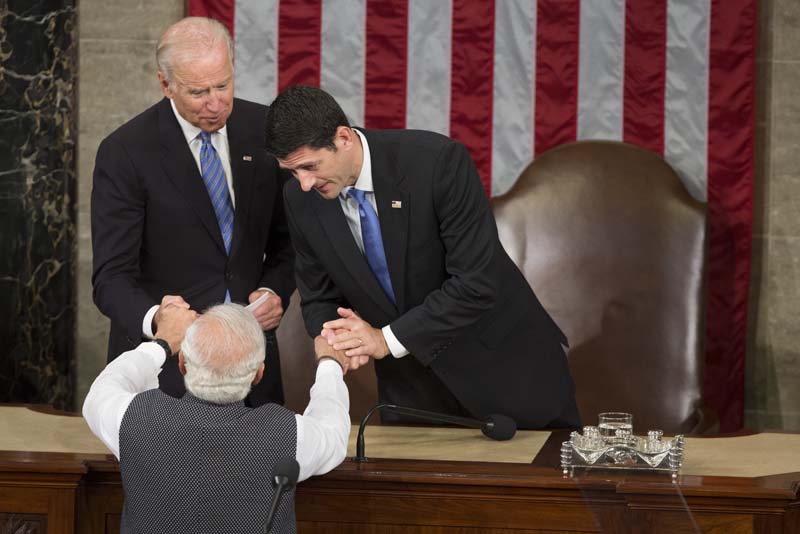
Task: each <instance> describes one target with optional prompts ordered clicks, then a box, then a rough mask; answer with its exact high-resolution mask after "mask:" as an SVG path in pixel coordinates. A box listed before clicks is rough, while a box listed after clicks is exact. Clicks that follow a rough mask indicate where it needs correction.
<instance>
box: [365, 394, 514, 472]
mask: <svg viewBox="0 0 800 534" xmlns="http://www.w3.org/2000/svg"><path fill="white" fill-rule="evenodd" d="M384 409H385V410H389V411H390V412H394V413H398V414H401V415H408V416H411V417H417V418H419V419H424V420H426V421H436V422H439V423H448V424H451V425H458V426H464V427H467V428H480V429H481V432H482V433H483V435H484V436H486V437H488V438H491V439H494V440H498V441H505V440H508V439H511V438H513V437H514V434H515V433H516V432H517V423H515V422H514V420H513V419H511V418H510V417H507V416H505V415H501V414H492V415H490V416H489V417H488V418H487V419H486V420H485V421H480V420H478V419H470V418H468V417H459V416H457V415H448V414H442V413H436V412H429V411H426V410H418V409H416V408H407V407H405V406H397V405H396V404H376V405H375V406H373V407H372V408H371V409H370V410H369V411H368V412H367V415H365V416H364V418H363V419H362V420H361V424H360V425H359V427H358V436H357V437H356V455H355V456H354V457H353V460H354V461H356V462H364V461H366V460H367V457H366V456H365V455H364V430H365V429H366V426H367V422H368V421H369V419H370V418H371V417H372V414H373V413H375V412H376V411H378V410H384Z"/></svg>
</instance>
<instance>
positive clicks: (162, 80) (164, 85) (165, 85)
mask: <svg viewBox="0 0 800 534" xmlns="http://www.w3.org/2000/svg"><path fill="white" fill-rule="evenodd" d="M158 86H159V87H160V88H161V92H162V93H164V96H166V97H167V98H172V89H170V87H169V81H167V78H166V77H165V76H164V73H162V72H160V71H159V73H158Z"/></svg>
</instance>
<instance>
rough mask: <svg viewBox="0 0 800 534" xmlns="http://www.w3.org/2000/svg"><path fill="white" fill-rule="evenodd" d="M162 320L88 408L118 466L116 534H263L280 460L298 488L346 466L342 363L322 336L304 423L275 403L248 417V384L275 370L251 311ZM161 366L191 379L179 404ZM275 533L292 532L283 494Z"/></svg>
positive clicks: (181, 312) (173, 309)
mask: <svg viewBox="0 0 800 534" xmlns="http://www.w3.org/2000/svg"><path fill="white" fill-rule="evenodd" d="M161 315H162V317H161V323H160V324H159V329H158V336H159V338H158V339H157V340H155V341H153V342H145V343H141V344H140V345H139V346H138V347H136V348H135V349H133V350H131V351H128V352H126V353H124V354H122V355H121V356H119V357H118V358H117V359H115V360H114V361H113V362H111V363H109V364H108V366H106V368H105V370H103V372H102V373H100V375H99V376H98V377H97V379H96V380H95V381H94V383H93V384H92V387H91V389H90V390H89V394H88V395H87V396H86V402H85V403H84V405H83V415H84V417H85V418H86V422H87V423H88V424H89V427H90V428H91V429H92V431H93V432H94V433H95V434H96V435H97V436H98V437H99V438H100V439H101V440H102V441H103V443H105V444H106V445H107V446H108V448H109V449H110V450H111V451H112V452H113V453H114V455H115V456H116V457H117V458H119V465H120V473H121V476H122V485H123V488H124V490H125V505H124V508H123V512H122V528H121V532H122V533H123V534H133V533H139V532H141V533H169V534H181V533H186V534H190V533H191V534H198V533H212V532H214V533H216V532H219V533H223V532H225V533H234V532H235V533H239V534H247V533H253V534H256V533H259V534H261V533H262V532H264V526H265V524H266V519H267V517H266V516H267V513H268V511H269V508H270V503H271V502H272V497H273V491H274V490H273V486H272V480H271V479H272V476H271V474H272V472H273V469H274V467H275V465H276V463H278V462H279V461H280V460H282V459H285V458H295V459H296V460H297V462H298V463H299V464H300V480H303V479H306V478H308V477H310V476H312V475H316V474H322V473H326V472H328V471H330V470H331V469H333V468H334V467H336V466H337V465H339V464H340V463H341V461H342V460H343V459H344V457H345V454H346V451H347V438H348V434H349V432H350V417H349V415H348V410H349V402H350V401H349V397H348V392H347V387H346V386H345V384H344V381H343V380H342V371H343V370H344V368H345V367H346V366H347V364H348V359H347V358H346V357H345V356H344V355H343V354H342V353H340V352H336V351H334V350H333V349H331V347H330V345H328V342H327V341H326V340H325V339H323V338H322V337H319V338H317V340H316V342H315V349H316V350H317V361H318V362H319V363H318V367H317V376H316V382H315V383H314V386H313V388H312V389H311V400H310V401H309V404H308V407H307V408H306V410H305V412H304V414H303V415H296V414H293V413H292V412H290V411H289V410H287V409H286V408H283V407H282V406H278V405H276V404H267V405H264V406H260V407H258V408H247V407H245V406H244V404H243V403H242V399H244V397H245V395H247V392H248V391H249V389H250V386H251V384H256V383H258V381H259V380H261V378H262V376H268V375H269V373H271V372H273V370H272V369H270V368H269V366H267V367H266V369H265V368H264V335H263V334H262V332H261V327H260V325H259V323H258V321H256V319H255V318H254V317H253V315H252V313H251V312H249V311H248V310H246V309H244V308H243V307H242V306H239V305H237V304H221V305H218V306H215V307H213V308H211V309H209V310H208V311H207V312H205V313H204V314H203V315H201V316H200V317H199V318H198V319H197V320H195V318H196V317H197V315H196V313H195V312H194V311H192V310H187V309H185V308H182V307H179V306H177V305H174V304H173V305H166V306H165V307H164V308H162V310H161ZM184 333H185V337H184ZM179 349H180V353H179V354H178V355H177V357H176V356H175V355H174V354H173V353H177V352H178V350H179ZM165 358H166V359H174V360H176V361H177V365H178V367H179V368H180V371H181V373H185V375H186V388H187V389H188V392H187V393H186V394H185V395H184V396H183V398H181V399H176V398H174V397H171V396H169V395H166V394H165V393H164V392H162V391H160V390H158V389H155V388H156V386H157V384H158V380H157V375H158V371H159V368H160V367H161V365H162V364H163V362H164V360H165ZM273 525H274V529H273V530H272V531H271V532H295V531H296V529H295V517H294V490H292V491H291V492H290V493H288V494H286V495H283V496H282V497H281V502H280V507H279V508H278V511H277V513H276V517H275V520H274V522H273Z"/></svg>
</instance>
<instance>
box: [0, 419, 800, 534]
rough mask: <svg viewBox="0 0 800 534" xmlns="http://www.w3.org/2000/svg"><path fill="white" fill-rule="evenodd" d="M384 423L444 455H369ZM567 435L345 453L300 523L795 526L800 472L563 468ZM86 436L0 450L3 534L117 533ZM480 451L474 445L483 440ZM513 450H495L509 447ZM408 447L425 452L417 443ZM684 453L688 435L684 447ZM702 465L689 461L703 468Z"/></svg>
mask: <svg viewBox="0 0 800 534" xmlns="http://www.w3.org/2000/svg"><path fill="white" fill-rule="evenodd" d="M77 420H78V421H79V422H80V420H79V419H77ZM74 421H75V419H74V418H73V421H72V423H73V426H75V423H74ZM49 426H52V425H49ZM78 426H80V425H78ZM390 428H391V427H390ZM9 431H13V432H16V433H19V432H23V431H24V429H20V428H16V429H10V428H9V427H8V426H5V427H4V426H3V424H2V421H0V443H1V442H2V438H3V432H9ZM386 432H401V433H403V435H404V436H405V437H406V438H407V439H409V440H411V441H414V440H418V442H419V443H427V447H428V450H429V452H430V453H431V454H434V455H436V454H443V453H442V446H441V442H437V441H436V440H432V439H430V436H431V435H435V433H436V432H439V433H442V432H444V433H447V432H448V430H446V429H438V430H436V431H434V434H430V432H429V431H426V430H421V429H402V430H400V429H397V428H396V427H394V428H392V430H387V431H383V430H379V429H377V428H374V429H373V428H370V429H369V430H368V434H367V451H366V452H367V455H368V456H370V455H376V456H378V455H380V453H381V446H380V438H381V434H382V433H384V436H386V435H388V434H385V433H386ZM426 432H428V434H425V433H426ZM53 434H54V435H57V434H58V433H57V432H54V433H53ZM440 435H441V434H440ZM420 436H423V437H422V438H420ZM544 437H547V436H546V435H545V436H544ZM795 437H796V436H795ZM563 438H564V436H563V435H559V434H558V433H554V434H553V435H550V436H549V438H547V439H546V441H545V443H544V446H543V447H542V448H541V450H539V452H538V454H536V456H535V459H534V461H533V462H532V463H527V464H526V463H507V462H481V461H474V460H473V461H446V460H421V459H405V460H399V459H370V460H369V461H368V462H366V463H363V464H357V463H354V462H353V461H351V460H346V461H345V462H344V463H343V464H342V465H341V466H340V467H338V468H337V469H335V470H334V471H332V472H331V473H328V474H327V475H325V476H322V477H318V478H314V479H311V480H308V481H306V482H303V483H302V484H300V486H299V488H298V492H297V503H296V509H297V519H298V526H299V530H300V532H304V533H312V532H313V533H322V534H326V533H359V534H360V533H364V534H366V533H390V534H395V533H396V534H399V533H407V532H410V533H415V534H450V533H453V534H455V533H458V534H472V533H475V534H477V533H501V532H502V533H503V534H522V533H539V534H541V533H555V532H558V533H561V534H569V533H578V532H622V533H632V534H634V533H635V534H639V533H642V534H644V533H670V534H673V533H683V532H687V533H688V532H708V533H720V534H722V533H726V534H728V533H732V534H739V533H742V534H743V533H751V532H753V533H769V534H778V533H800V472H792V473H786V474H773V475H769V476H755V477H752V476H718V475H692V474H685V475H683V476H681V478H680V479H679V481H678V483H676V484H674V483H672V482H671V480H670V478H669V477H668V476H662V475H658V476H656V475H641V474H634V473H630V472H613V473H609V472H592V473H578V474H576V475H575V476H574V477H572V478H564V477H563V476H562V474H561V471H560V470H559V469H558V468H557V467H556V466H557V463H558V450H559V447H560V442H561V440H562V439H563ZM52 439H53V440H57V439H60V438H52ZM396 439H397V437H396V436H392V437H391V440H396ZM481 439H482V438H480V437H474V438H470V439H468V440H465V441H462V442H459V444H457V448H458V449H459V452H463V451H464V450H465V449H468V448H469V447H465V446H463V445H461V444H460V443H470V444H472V443H476V444H480V443H481V442H480V440H481ZM525 439H530V440H531V441H530V442H531V443H533V442H535V441H536V440H537V439H538V438H537V437H536V436H533V435H522V436H521V439H520V442H519V443H525V442H524V440H525ZM516 440H517V438H515V440H512V442H509V445H506V446H505V447H511V446H513V445H514V441H516ZM43 441H44V440H43ZM541 441H544V440H539V443H541ZM51 445H52V443H41V444H37V443H33V444H30V446H26V448H33V449H36V448H42V449H47V450H51V449H53V448H57V447H52V446H51ZM486 446H487V449H485V450H484V453H485V455H492V454H498V455H499V454H500V453H498V452H497V451H499V450H500V449H497V448H495V445H494V442H486ZM84 447H86V448H87V449H90V450H92V452H81V451H75V452H41V451H37V450H29V451H27V452H22V451H16V452H15V451H5V452H0V534H40V533H50V534H61V533H64V534H68V533H80V534H94V533H115V532H119V513H120V510H121V506H122V489H121V486H120V477H119V472H118V466H117V463H116V460H115V459H114V458H113V457H112V456H110V455H106V454H102V453H98V452H97V451H94V450H93V446H91V445H85V446H84ZM537 447H538V446H537ZM384 450H388V449H384ZM476 451H477V453H478V454H481V452H480V447H478V449H476ZM476 451H473V453H475V452H476ZM509 451H510V449H507V450H506V452H503V453H502V455H503V456H504V457H506V456H507V455H508V454H511V452H509ZM414 452H415V453H421V454H423V453H424V454H427V453H426V452H425V446H423V445H420V446H419V447H416V448H415V450H414ZM786 452H787V451H781V453H786ZM513 454H518V451H513ZM789 454H792V451H789ZM798 454H800V452H799V453H798ZM690 455H691V448H690V447H689V446H687V458H688V457H690ZM701 464H702V462H701ZM701 464H698V465H699V466H700V467H697V466H696V467H694V469H701V467H702V465H701ZM792 465H794V464H792ZM706 468H707V467H706ZM701 470H702V469H701ZM26 529H27V530H26ZM198 534H206V533H198ZM209 534H210V533H209Z"/></svg>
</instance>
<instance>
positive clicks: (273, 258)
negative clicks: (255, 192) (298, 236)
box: [259, 158, 295, 308]
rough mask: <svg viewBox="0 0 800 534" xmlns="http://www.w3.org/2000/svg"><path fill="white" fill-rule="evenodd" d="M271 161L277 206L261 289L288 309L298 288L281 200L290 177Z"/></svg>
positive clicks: (271, 225) (266, 251) (274, 212)
mask: <svg viewBox="0 0 800 534" xmlns="http://www.w3.org/2000/svg"><path fill="white" fill-rule="evenodd" d="M270 161H271V162H272V164H273V165H274V167H275V171H274V172H275V176H276V180H277V182H278V188H277V193H276V195H275V205H274V207H273V210H272V221H271V222H270V227H269V237H268V238H267V248H266V250H265V251H264V267H263V269H262V272H261V282H260V283H259V287H269V288H270V289H272V290H273V291H275V292H276V293H277V294H278V296H279V297H280V298H281V301H282V302H283V307H284V308H286V306H288V305H289V299H290V298H291V296H292V292H293V291H294V289H295V279H294V250H293V249H292V242H291V239H290V236H289V224H288V222H287V221H286V211H285V209H284V206H283V202H282V198H281V197H282V192H283V188H284V186H285V185H286V181H287V178H288V174H287V173H285V172H283V171H281V170H280V169H279V168H278V163H277V162H276V161H275V160H274V159H272V158H270Z"/></svg>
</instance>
